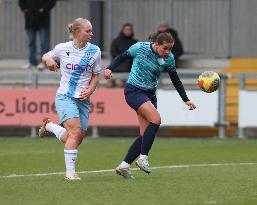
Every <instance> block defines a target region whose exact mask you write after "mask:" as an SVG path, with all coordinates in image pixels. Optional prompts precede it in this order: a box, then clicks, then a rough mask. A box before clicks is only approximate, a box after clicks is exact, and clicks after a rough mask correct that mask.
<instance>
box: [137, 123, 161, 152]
mask: <svg viewBox="0 0 257 205" xmlns="http://www.w3.org/2000/svg"><path fill="white" fill-rule="evenodd" d="M159 127H160V125H157V124H155V123H152V122H150V123H149V125H148V126H147V128H146V129H145V132H144V135H143V137H142V146H141V154H142V155H148V153H149V151H150V149H151V147H152V144H153V142H154V138H155V135H156V133H157V131H158V129H159Z"/></svg>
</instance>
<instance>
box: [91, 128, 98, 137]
mask: <svg viewBox="0 0 257 205" xmlns="http://www.w3.org/2000/svg"><path fill="white" fill-rule="evenodd" d="M98 137H99V132H98V127H97V126H93V127H92V136H91V138H93V139H95V138H98Z"/></svg>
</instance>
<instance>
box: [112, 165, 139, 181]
mask: <svg viewBox="0 0 257 205" xmlns="http://www.w3.org/2000/svg"><path fill="white" fill-rule="evenodd" d="M115 171H116V173H117V174H118V175H121V176H123V177H124V178H125V179H132V180H133V179H135V177H134V176H133V175H132V173H131V171H130V169H129V167H128V168H122V167H121V166H118V167H117V168H116V169H115Z"/></svg>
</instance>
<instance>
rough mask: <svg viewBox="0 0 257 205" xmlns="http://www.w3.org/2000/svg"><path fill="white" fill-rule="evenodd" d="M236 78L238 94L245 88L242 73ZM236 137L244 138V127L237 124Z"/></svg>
mask: <svg viewBox="0 0 257 205" xmlns="http://www.w3.org/2000/svg"><path fill="white" fill-rule="evenodd" d="M238 78H239V94H240V90H243V89H244V88H245V75H244V74H239V75H238ZM239 97H240V96H239ZM239 103H240V102H239ZM237 138H238V139H245V136H244V128H243V127H239V125H238V128H237Z"/></svg>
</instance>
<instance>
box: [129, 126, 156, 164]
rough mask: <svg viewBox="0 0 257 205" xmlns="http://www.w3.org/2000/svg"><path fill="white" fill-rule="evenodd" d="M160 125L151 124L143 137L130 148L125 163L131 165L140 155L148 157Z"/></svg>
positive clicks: (137, 139)
mask: <svg viewBox="0 0 257 205" xmlns="http://www.w3.org/2000/svg"><path fill="white" fill-rule="evenodd" d="M159 127H160V125H157V124H155V123H152V122H150V123H149V125H148V126H147V128H146V129H145V132H144V135H143V137H141V136H139V137H138V138H136V140H135V141H134V142H133V144H132V145H131V146H130V148H129V150H128V153H127V155H126V157H125V158H124V161H125V162H126V163H128V164H131V163H132V162H133V161H134V160H135V159H136V158H137V157H138V156H139V155H140V154H142V155H148V153H149V151H150V149H151V147H152V144H153V142H154V138H155V135H156V133H157V131H158V129H159Z"/></svg>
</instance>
